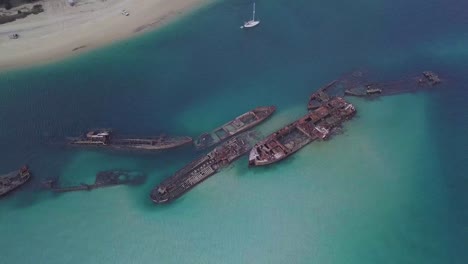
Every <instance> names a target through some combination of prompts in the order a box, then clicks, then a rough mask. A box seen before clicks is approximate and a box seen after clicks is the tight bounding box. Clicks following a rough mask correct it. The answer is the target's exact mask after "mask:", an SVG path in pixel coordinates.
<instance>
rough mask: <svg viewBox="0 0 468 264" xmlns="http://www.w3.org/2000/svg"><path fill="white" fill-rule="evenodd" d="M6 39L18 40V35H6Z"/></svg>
mask: <svg viewBox="0 0 468 264" xmlns="http://www.w3.org/2000/svg"><path fill="white" fill-rule="evenodd" d="M8 37H9V38H10V39H18V38H19V34H18V33H13V34H10V35H8Z"/></svg>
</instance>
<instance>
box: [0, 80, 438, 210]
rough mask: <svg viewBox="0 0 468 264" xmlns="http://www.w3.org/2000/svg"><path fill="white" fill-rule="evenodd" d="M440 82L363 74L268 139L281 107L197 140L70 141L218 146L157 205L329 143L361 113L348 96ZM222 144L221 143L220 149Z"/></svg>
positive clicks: (130, 177) (107, 182) (91, 135)
mask: <svg viewBox="0 0 468 264" xmlns="http://www.w3.org/2000/svg"><path fill="white" fill-rule="evenodd" d="M440 82H441V80H440V79H439V77H438V76H437V75H436V74H435V73H433V72H423V73H422V75H420V76H417V77H413V78H408V79H405V80H399V81H396V82H388V83H374V82H369V81H367V80H366V79H365V78H364V77H363V74H362V73H361V72H357V73H353V74H352V75H350V76H346V77H345V78H340V79H338V80H335V81H333V82H331V83H329V84H327V85H326V86H324V87H322V88H320V89H318V90H317V91H316V92H314V93H313V94H312V95H311V96H310V98H309V101H308V105H307V109H308V113H307V114H306V115H304V116H303V117H301V118H299V119H298V120H296V121H294V122H292V123H290V124H288V125H286V126H285V127H283V128H281V129H279V130H278V131H276V132H274V133H272V134H271V135H268V136H267V137H265V138H264V139H261V137H260V134H259V133H258V132H256V131H255V130H251V129H253V128H254V127H255V126H256V125H258V124H260V123H261V122H263V121H265V120H266V119H268V117H270V116H271V115H272V114H273V112H275V110H276V107H275V106H264V107H257V108H255V109H253V110H251V111H248V112H247V113H244V114H242V115H240V116H238V117H236V118H235V119H233V120H232V121H230V122H228V123H226V124H224V125H222V126H220V127H218V128H216V129H214V130H213V131H211V132H208V133H204V134H202V135H200V136H199V137H198V138H197V139H196V140H194V141H192V138H190V137H187V136H182V137H172V136H165V135H162V136H157V137H148V138H133V137H130V138H129V137H118V136H116V135H114V133H113V132H112V130H111V129H94V130H90V131H88V132H86V133H85V134H83V135H82V136H80V137H77V138H69V144H71V145H75V146H94V147H103V148H116V149H134V150H166V149H171V148H176V147H180V146H183V145H188V144H189V143H193V145H194V146H195V148H196V149H197V150H203V149H206V148H209V147H214V149H212V150H211V151H209V152H208V153H206V154H204V155H202V156H201V157H199V158H197V159H195V160H194V161H192V162H190V163H189V164H187V165H186V166H184V167H183V168H181V169H180V170H178V171H177V172H176V173H175V174H174V175H172V176H171V177H169V178H167V179H165V180H164V181H163V182H161V183H160V184H159V185H158V186H156V187H155V188H154V189H153V190H152V191H151V194H150V197H151V199H152V200H153V202H155V203H157V204H163V203H169V202H171V201H173V200H175V199H177V198H179V197H181V196H182V195H183V194H185V193H186V192H188V191H189V190H190V189H192V188H193V187H195V186H196V185H197V184H199V183H201V182H203V181H204V180H206V179H207V178H208V177H210V176H212V175H214V174H215V173H217V172H219V171H220V170H222V169H223V168H225V167H227V166H228V165H229V164H231V163H232V162H233V161H234V160H236V159H238V158H239V157H241V156H243V155H245V154H247V153H249V158H248V160H249V166H263V165H268V164H272V163H275V162H278V161H281V160H283V159H285V158H287V157H289V156H290V155H292V154H293V153H295V152H297V151H298V150H300V149H301V148H303V147H304V146H306V145H307V144H309V143H311V142H313V141H320V140H327V139H328V138H329V137H330V136H331V135H332V134H334V132H335V131H338V130H339V128H340V127H341V126H342V124H343V123H344V122H345V121H347V120H350V119H351V118H352V117H353V116H354V115H355V114H356V109H355V107H354V106H353V105H352V104H351V103H349V102H347V101H346V100H345V99H343V97H345V96H359V97H376V96H382V95H392V94H397V93H405V92H414V91H417V90H419V89H425V88H428V87H432V86H434V85H437V84H438V83H440ZM218 144H220V145H219V146H217V147H216V145H218ZM29 178H30V173H29V170H28V168H27V167H23V168H22V169H21V170H19V171H17V172H12V173H10V174H7V175H5V176H0V195H3V194H5V193H7V192H9V191H11V190H13V189H14V188H16V187H18V186H20V185H22V184H24V183H25V182H26V181H27V180H28V179H29ZM143 178H144V177H143V176H142V175H138V174H136V175H135V174H131V173H129V172H127V171H121V170H115V171H107V172H101V173H99V174H98V175H97V177H96V182H95V183H94V184H81V185H77V186H68V187H60V186H58V183H57V181H55V180H51V181H47V182H45V183H44V185H45V187H46V188H48V189H50V190H52V191H54V192H68V191H80V190H92V189H95V188H100V187H106V186H113V185H118V184H131V183H135V182H141V179H143Z"/></svg>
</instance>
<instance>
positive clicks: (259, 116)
mask: <svg viewBox="0 0 468 264" xmlns="http://www.w3.org/2000/svg"><path fill="white" fill-rule="evenodd" d="M275 110H276V107H275V106H262V107H257V108H255V109H253V110H252V111H249V112H247V113H245V114H242V115H240V116H238V117H236V118H235V119H234V120H232V121H230V122H228V123H226V124H224V125H222V126H220V127H218V128H216V129H215V130H213V131H212V132H209V133H204V134H202V135H201V136H200V137H199V138H198V139H197V140H195V142H194V144H195V147H196V148H197V149H205V148H208V147H210V146H213V145H216V144H218V143H220V142H222V141H224V140H226V139H228V138H230V137H232V136H235V135H237V134H239V133H241V132H244V131H246V130H248V129H250V128H252V127H254V126H256V125H258V124H260V123H261V122H262V121H264V120H266V119H267V118H268V117H270V116H271V114H273V112H274V111H275Z"/></svg>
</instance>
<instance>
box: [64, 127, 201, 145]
mask: <svg viewBox="0 0 468 264" xmlns="http://www.w3.org/2000/svg"><path fill="white" fill-rule="evenodd" d="M69 143H70V144H72V145H77V146H96V147H106V148H114V149H131V150H165V149H171V148H176V147H180V146H183V145H187V144H190V143H192V138H191V137H185V136H180V137H175V136H157V137H149V138H123V137H116V136H114V135H113V133H112V131H111V130H110V129H97V130H93V131H88V132H87V133H86V134H85V135H83V136H81V137H78V138H71V139H69Z"/></svg>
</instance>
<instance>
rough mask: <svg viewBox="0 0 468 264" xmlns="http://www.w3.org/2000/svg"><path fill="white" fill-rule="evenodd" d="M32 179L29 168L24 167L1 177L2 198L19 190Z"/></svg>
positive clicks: (0, 193)
mask: <svg viewBox="0 0 468 264" xmlns="http://www.w3.org/2000/svg"><path fill="white" fill-rule="evenodd" d="M30 178H31V173H30V172H29V168H28V166H26V165H24V166H23V167H21V169H19V170H16V171H12V172H10V173H7V174H5V175H0V196H3V195H6V194H7V193H9V192H11V191H13V190H14V189H16V188H19V187H20V186H21V185H23V184H25V183H26V182H27V181H28V180H29V179H30Z"/></svg>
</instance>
